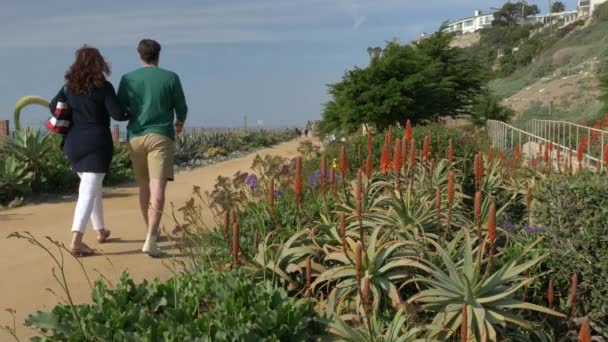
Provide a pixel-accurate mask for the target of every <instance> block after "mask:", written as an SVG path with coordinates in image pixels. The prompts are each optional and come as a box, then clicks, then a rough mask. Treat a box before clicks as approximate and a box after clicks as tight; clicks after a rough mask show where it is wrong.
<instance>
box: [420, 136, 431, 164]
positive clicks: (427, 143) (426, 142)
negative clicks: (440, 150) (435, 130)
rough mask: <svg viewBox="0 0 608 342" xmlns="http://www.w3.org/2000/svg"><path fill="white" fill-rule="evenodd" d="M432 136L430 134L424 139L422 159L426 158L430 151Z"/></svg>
mask: <svg viewBox="0 0 608 342" xmlns="http://www.w3.org/2000/svg"><path fill="white" fill-rule="evenodd" d="M430 147H431V146H430V138H429V136H428V135H427V136H425V137H424V141H423V142H422V159H424V160H426V158H427V157H428V156H429V153H430Z"/></svg>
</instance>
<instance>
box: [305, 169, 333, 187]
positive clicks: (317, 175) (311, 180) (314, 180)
mask: <svg viewBox="0 0 608 342" xmlns="http://www.w3.org/2000/svg"><path fill="white" fill-rule="evenodd" d="M325 180H326V181H329V171H327V173H326V175H325ZM336 180H338V178H337V177H336ZM308 185H310V187H311V188H313V189H318V188H319V186H321V170H317V171H315V172H314V173H313V174H312V175H310V176H309V177H308Z"/></svg>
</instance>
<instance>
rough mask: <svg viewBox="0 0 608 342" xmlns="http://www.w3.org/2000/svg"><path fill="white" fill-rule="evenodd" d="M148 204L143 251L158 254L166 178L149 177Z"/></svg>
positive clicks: (153, 254)
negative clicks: (146, 232) (157, 243)
mask: <svg viewBox="0 0 608 342" xmlns="http://www.w3.org/2000/svg"><path fill="white" fill-rule="evenodd" d="M149 189H150V201H149V203H150V205H149V207H148V234H147V237H146V243H145V244H144V248H143V251H144V252H145V253H148V254H150V255H152V256H155V255H158V254H160V250H159V249H158V247H157V245H156V240H157V239H158V236H159V233H160V220H161V217H162V214H163V210H164V207H165V190H166V189H167V180H166V179H150V187H149Z"/></svg>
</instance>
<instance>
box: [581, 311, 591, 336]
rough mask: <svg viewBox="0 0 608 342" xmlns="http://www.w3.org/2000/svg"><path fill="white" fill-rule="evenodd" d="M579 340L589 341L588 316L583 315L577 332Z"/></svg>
mask: <svg viewBox="0 0 608 342" xmlns="http://www.w3.org/2000/svg"><path fill="white" fill-rule="evenodd" d="M578 340H579V341H580V342H591V327H590V326H589V316H585V317H583V322H582V324H581V330H580V331H579V332H578Z"/></svg>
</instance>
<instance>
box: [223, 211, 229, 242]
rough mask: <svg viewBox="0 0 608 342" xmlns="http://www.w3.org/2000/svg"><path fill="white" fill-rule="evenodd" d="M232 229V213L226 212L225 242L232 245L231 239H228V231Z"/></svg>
mask: <svg viewBox="0 0 608 342" xmlns="http://www.w3.org/2000/svg"><path fill="white" fill-rule="evenodd" d="M229 228H230V211H229V210H226V211H224V241H226V244H228V245H230V238H229V237H228V230H229Z"/></svg>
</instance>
